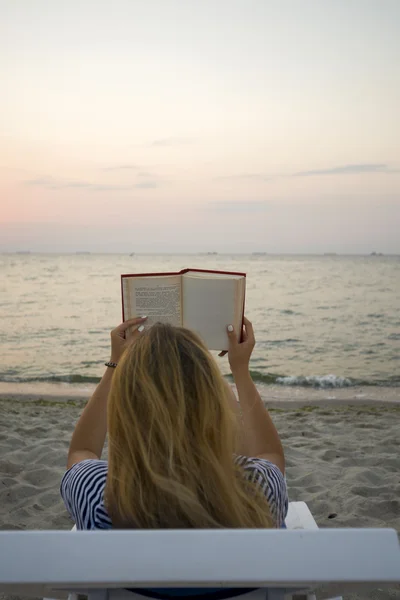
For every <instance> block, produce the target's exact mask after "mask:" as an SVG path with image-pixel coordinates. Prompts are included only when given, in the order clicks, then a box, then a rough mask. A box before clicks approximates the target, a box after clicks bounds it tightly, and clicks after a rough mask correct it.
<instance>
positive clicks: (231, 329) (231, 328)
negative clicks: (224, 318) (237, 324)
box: [228, 325, 233, 333]
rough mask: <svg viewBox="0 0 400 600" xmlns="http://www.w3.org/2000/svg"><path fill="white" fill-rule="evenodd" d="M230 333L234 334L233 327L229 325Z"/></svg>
mask: <svg viewBox="0 0 400 600" xmlns="http://www.w3.org/2000/svg"><path fill="white" fill-rule="evenodd" d="M228 331H230V332H231V333H232V331H233V325H228Z"/></svg>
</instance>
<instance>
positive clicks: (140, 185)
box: [133, 181, 158, 190]
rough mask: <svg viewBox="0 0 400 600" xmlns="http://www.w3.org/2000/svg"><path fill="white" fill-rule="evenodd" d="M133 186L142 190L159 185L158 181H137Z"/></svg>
mask: <svg viewBox="0 0 400 600" xmlns="http://www.w3.org/2000/svg"><path fill="white" fill-rule="evenodd" d="M133 187H135V188H138V189H142V190H149V189H152V188H153V189H154V188H156V187H158V183H157V182H156V181H142V182H141V183H136V184H135V185H134V186H133Z"/></svg>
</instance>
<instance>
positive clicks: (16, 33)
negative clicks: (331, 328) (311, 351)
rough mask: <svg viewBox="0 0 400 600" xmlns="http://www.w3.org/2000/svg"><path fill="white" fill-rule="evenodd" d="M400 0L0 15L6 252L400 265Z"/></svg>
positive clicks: (75, 5) (216, 1) (162, 4)
mask: <svg viewBox="0 0 400 600" xmlns="http://www.w3.org/2000/svg"><path fill="white" fill-rule="evenodd" d="M399 64H400V2H399V1H398V0H325V1H323V2H322V1H321V0H279V1H278V0H146V1H144V0H141V1H139V0H113V2H111V1H110V0H107V1H105V0H69V1H68V2H65V1H63V0H35V1H32V0H0V82H1V83H0V86H1V93H0V251H3V252H4V251H7V252H9V251H19V250H31V251H40V252H74V251H76V250H79V251H82V250H87V251H91V252H199V251H200V252H203V251H218V252H253V251H265V252H273V253H319V252H343V253H369V252H371V251H378V252H383V253H400V108H399V107H400V69H399Z"/></svg>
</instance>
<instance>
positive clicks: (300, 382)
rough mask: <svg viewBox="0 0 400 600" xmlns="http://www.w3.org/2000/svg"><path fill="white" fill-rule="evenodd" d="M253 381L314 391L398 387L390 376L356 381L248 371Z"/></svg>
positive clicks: (397, 378) (395, 377)
mask: <svg viewBox="0 0 400 600" xmlns="http://www.w3.org/2000/svg"><path fill="white" fill-rule="evenodd" d="M250 374H251V376H252V379H253V381H255V382H258V383H263V384H265V385H272V384H277V385H282V386H288V387H310V388H316V389H329V388H344V387H356V386H379V387H383V386H386V387H400V376H398V375H392V376H389V377H388V378H387V379H356V378H352V377H344V376H340V375H334V374H329V375H277V374H272V373H260V372H259V371H250Z"/></svg>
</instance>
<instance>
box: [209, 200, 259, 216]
mask: <svg viewBox="0 0 400 600" xmlns="http://www.w3.org/2000/svg"><path fill="white" fill-rule="evenodd" d="M268 207H269V203H268V202H267V200H236V201H235V200H226V201H223V200H217V201H213V202H208V203H207V205H206V209H207V210H212V211H215V212H219V213H258V212H264V211H266V210H267V209H268Z"/></svg>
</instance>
